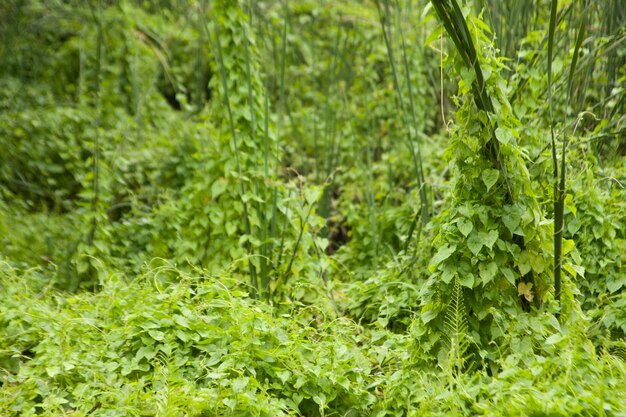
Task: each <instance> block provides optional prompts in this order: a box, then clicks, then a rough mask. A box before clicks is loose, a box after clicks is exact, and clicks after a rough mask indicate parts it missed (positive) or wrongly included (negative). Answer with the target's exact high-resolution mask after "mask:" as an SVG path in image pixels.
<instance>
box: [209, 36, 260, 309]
mask: <svg viewBox="0 0 626 417" xmlns="http://www.w3.org/2000/svg"><path fill="white" fill-rule="evenodd" d="M213 27H214V36H215V41H214V42H211V43H212V44H213V46H214V48H215V49H216V51H217V62H218V67H219V72H220V79H221V83H222V94H223V101H224V106H225V107H226V111H227V113H228V122H229V127H230V133H231V138H232V144H233V148H234V150H235V164H236V168H237V174H238V178H237V181H238V182H239V194H240V198H241V203H242V206H243V221H244V230H245V232H246V234H247V235H248V236H252V231H251V227H250V217H249V212H248V203H247V201H246V199H245V198H244V196H245V187H244V183H243V172H242V169H241V160H240V159H241V158H240V155H239V141H238V138H237V130H236V128H235V120H234V117H233V111H232V108H231V105H230V97H229V90H228V82H227V80H226V69H225V66H224V58H223V54H222V44H221V41H220V31H219V24H215V25H213ZM209 39H210V36H209ZM245 246H246V250H247V252H248V255H249V256H252V255H253V251H252V243H251V242H250V240H249V239H248V240H247V241H246V244H245ZM248 269H249V272H250V282H251V285H252V288H253V297H258V292H259V288H258V279H257V271H256V267H255V266H254V263H253V262H252V261H249V262H248Z"/></svg>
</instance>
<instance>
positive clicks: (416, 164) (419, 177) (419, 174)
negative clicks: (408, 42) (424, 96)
mask: <svg viewBox="0 0 626 417" xmlns="http://www.w3.org/2000/svg"><path fill="white" fill-rule="evenodd" d="M376 7H377V9H378V17H379V20H380V25H381V28H382V32H383V40H384V41H385V46H386V48H387V58H388V59H389V65H390V66H391V73H392V75H393V83H394V86H395V90H396V93H397V95H398V97H397V100H398V105H399V106H400V111H401V112H402V114H403V116H404V120H405V123H406V124H407V126H408V125H409V124H410V122H409V115H408V111H407V109H406V105H405V104H404V100H403V98H402V90H401V89H400V80H399V77H398V70H397V68H396V59H395V56H394V51H393V46H392V44H391V36H390V34H389V33H388V30H387V24H386V22H385V20H386V17H387V18H388V16H389V4H388V2H387V1H386V0H385V14H384V15H383V10H382V7H381V5H380V2H379V0H376ZM405 53H406V51H405ZM407 71H408V70H407ZM407 71H405V74H406V73H407ZM407 83H408V84H410V83H411V81H410V79H407ZM415 133H416V135H417V130H416V131H415ZM407 145H408V148H409V152H410V153H411V157H412V159H413V169H414V174H415V178H416V181H417V186H418V187H419V188H420V189H421V188H422V185H423V171H421V170H420V166H421V156H420V155H419V154H418V152H416V150H415V147H414V146H413V141H412V140H411V137H410V133H409V138H408V140H407ZM420 198H423V199H422V216H423V217H424V213H427V212H428V208H427V207H428V202H427V199H426V194H424V196H422V194H421V193H420ZM426 217H427V214H426Z"/></svg>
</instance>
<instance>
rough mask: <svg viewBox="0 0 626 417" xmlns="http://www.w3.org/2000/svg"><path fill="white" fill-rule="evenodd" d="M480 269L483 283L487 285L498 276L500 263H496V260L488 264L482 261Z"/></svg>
mask: <svg viewBox="0 0 626 417" xmlns="http://www.w3.org/2000/svg"><path fill="white" fill-rule="evenodd" d="M478 269H479V271H480V279H481V280H482V283H483V285H487V284H488V283H490V282H491V281H493V278H494V277H495V276H496V272H498V265H496V263H495V262H489V263H488V264H485V263H484V262H481V264H480V265H479V266H478Z"/></svg>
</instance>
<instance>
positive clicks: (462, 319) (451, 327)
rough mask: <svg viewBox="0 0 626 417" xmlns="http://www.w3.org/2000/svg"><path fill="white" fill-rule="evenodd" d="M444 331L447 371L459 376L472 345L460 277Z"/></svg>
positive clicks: (455, 283) (456, 282)
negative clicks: (446, 349)
mask: <svg viewBox="0 0 626 417" xmlns="http://www.w3.org/2000/svg"><path fill="white" fill-rule="evenodd" d="M444 331H445V338H446V341H447V345H448V346H447V347H448V355H447V362H448V367H447V369H448V370H449V371H450V373H451V374H452V375H458V374H460V373H462V371H463V369H465V366H466V364H467V358H468V356H467V351H468V349H469V346H470V343H471V339H470V337H469V330H468V324H467V310H466V309H465V302H464V296H463V287H462V286H461V283H460V281H459V279H458V277H457V278H456V279H455V280H454V288H453V290H452V298H451V299H450V303H449V304H448V308H447V310H446V315H445V319H444Z"/></svg>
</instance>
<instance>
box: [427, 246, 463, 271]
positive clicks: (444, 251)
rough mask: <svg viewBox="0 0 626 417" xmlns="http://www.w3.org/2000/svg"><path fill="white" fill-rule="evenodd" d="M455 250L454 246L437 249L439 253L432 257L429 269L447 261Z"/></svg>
mask: <svg viewBox="0 0 626 417" xmlns="http://www.w3.org/2000/svg"><path fill="white" fill-rule="evenodd" d="M455 250H456V245H444V246H442V247H441V248H439V251H438V252H437V253H436V254H435V256H433V258H432V259H431V261H430V265H429V268H432V269H434V268H436V267H437V265H439V264H440V263H441V262H443V261H445V260H446V259H448V258H449V257H450V256H451V255H452V254H453V253H454V251H455Z"/></svg>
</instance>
